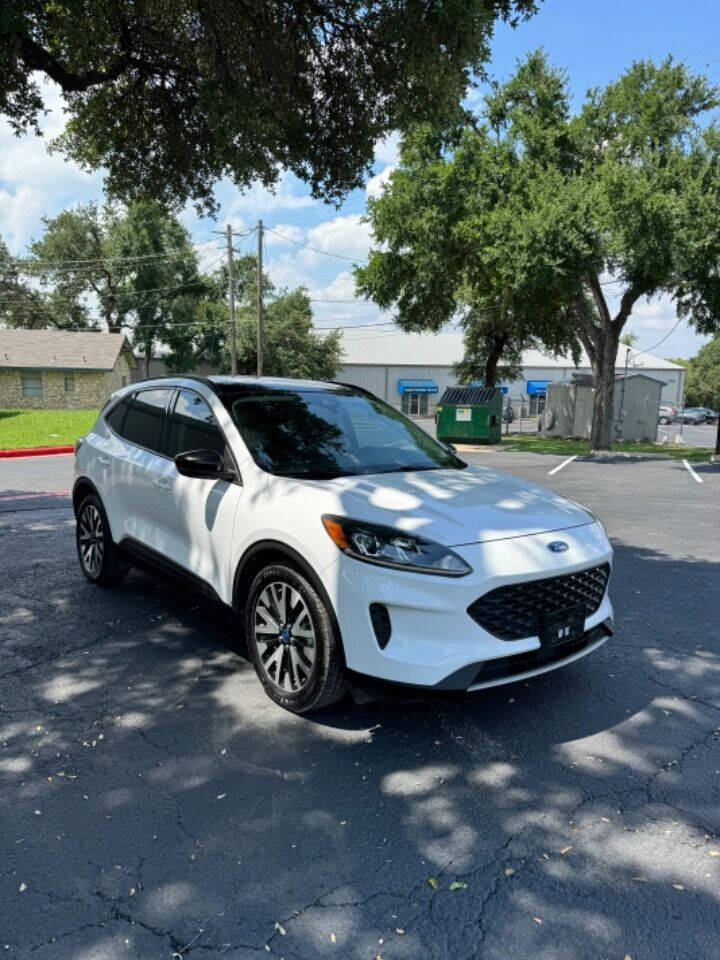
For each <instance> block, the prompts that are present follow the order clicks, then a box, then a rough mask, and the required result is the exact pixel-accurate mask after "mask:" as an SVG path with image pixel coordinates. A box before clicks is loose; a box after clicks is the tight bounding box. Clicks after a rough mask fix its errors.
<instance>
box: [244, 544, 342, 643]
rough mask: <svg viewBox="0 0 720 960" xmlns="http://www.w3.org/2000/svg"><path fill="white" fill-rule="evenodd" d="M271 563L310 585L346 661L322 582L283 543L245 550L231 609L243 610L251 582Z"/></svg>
mask: <svg viewBox="0 0 720 960" xmlns="http://www.w3.org/2000/svg"><path fill="white" fill-rule="evenodd" d="M271 563H284V564H287V565H288V566H290V567H292V568H293V569H294V570H296V571H297V572H298V573H301V574H302V575H303V576H304V577H306V578H307V580H309V581H310V583H311V584H312V586H313V588H314V589H315V590H316V592H317V593H318V595H319V597H320V599H321V600H322V602H323V603H324V604H325V608H326V610H327V611H328V615H329V617H330V620H331V622H332V625H333V630H334V631H335V635H336V636H337V637H338V639H339V641H340V651H341V654H342V658H343V661H345V647H344V643H343V637H342V631H341V630H340V624H339V623H338V618H337V614H336V612H335V607H334V606H333V603H332V600H331V599H330V597H329V595H328V592H327V590H326V589H325V586H324V584H323V582H322V580H321V579H320V577H319V576H318V575H317V573H316V572H315V570H314V569H313V568H312V567H311V566H310V564H309V563H308V562H307V560H306V559H305V558H304V557H303V556H302V555H301V554H300V553H298V552H297V550H293V548H292V547H289V546H288V545H287V544H285V543H282V542H281V541H279V540H260V541H258V542H257V543H254V544H253V545H252V546H251V547H248V549H247V550H246V551H245V553H244V554H243V555H242V557H241V558H240V561H239V563H238V565H237V567H236V569H235V576H234V579H233V595H232V605H233V608H234V609H235V610H236V611H237V612H241V611H242V610H243V609H244V606H245V601H246V600H247V596H248V593H249V591H250V586H251V584H252V582H253V580H254V579H255V577H256V576H257V574H258V573H259V572H260V571H261V570H262V569H263V567H267V566H268V565H269V564H271Z"/></svg>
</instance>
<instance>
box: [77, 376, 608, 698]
mask: <svg viewBox="0 0 720 960" xmlns="http://www.w3.org/2000/svg"><path fill="white" fill-rule="evenodd" d="M75 472H76V479H75V486H74V490H73V503H74V508H75V515H76V517H77V548H78V556H79V559H80V565H81V567H82V570H83V573H84V574H85V576H86V577H87V578H88V580H90V581H91V582H92V583H96V584H101V585H106V584H111V583H116V582H118V581H119V580H121V579H122V578H123V577H124V576H125V575H126V574H127V572H128V570H129V568H130V566H131V565H138V566H142V567H144V568H146V569H150V570H151V571H155V572H158V573H160V574H164V575H166V576H169V577H171V578H173V579H174V580H175V581H177V582H179V583H181V584H183V585H187V584H189V585H191V586H193V587H196V588H198V589H199V590H201V591H202V592H203V593H204V594H206V595H207V596H209V597H212V598H213V599H216V600H220V601H221V602H222V603H224V604H226V605H227V606H229V607H231V608H232V609H233V610H235V611H237V613H238V614H240V613H242V614H243V615H244V624H245V638H246V641H247V646H248V649H249V653H250V656H251V657H252V660H253V663H254V665H255V668H256V670H257V672H258V675H259V677H260V680H261V681H262V683H263V685H264V687H265V690H266V691H267V692H268V694H269V695H270V696H271V697H272V698H273V699H274V700H275V701H277V702H278V703H279V704H281V705H282V706H284V707H286V708H288V709H290V710H294V711H297V712H301V711H306V710H310V709H315V708H317V707H320V706H323V705H326V704H328V703H331V702H332V701H334V700H337V699H338V698H339V697H341V696H342V694H343V693H344V692H345V690H346V689H347V686H348V684H350V685H351V686H352V687H353V688H355V689H359V690H364V691H365V692H366V693H367V692H370V693H376V692H377V691H378V689H380V688H382V687H383V686H384V685H385V684H386V683H387V682H390V683H392V684H394V685H398V684H400V685H405V686H406V687H409V688H411V690H412V691H415V692H416V691H417V690H418V688H420V689H422V690H468V689H469V690H476V689H480V688H483V687H489V686H494V685H496V684H499V683H506V682H508V681H510V680H517V679H522V678H525V677H528V676H532V675H534V674H537V673H542V672H544V671H546V670H550V669H553V668H554V667H559V666H562V665H563V664H566V663H569V662H571V661H573V660H575V659H577V658H578V657H581V656H583V655H584V654H586V653H589V652H590V651H592V650H595V649H596V648H597V647H598V646H600V645H601V644H602V643H603V642H604V641H605V639H606V638H607V637H608V636H609V635H610V634H611V633H612V607H611V605H610V600H609V598H608V593H607V585H608V579H609V576H610V564H611V558H612V550H611V547H610V544H609V543H608V540H607V537H606V536H605V532H604V530H603V528H602V526H601V525H600V523H599V522H598V521H597V520H596V519H595V518H594V517H593V516H592V515H591V514H590V513H588V512H587V511H586V510H584V509H583V508H582V507H580V506H578V505H577V504H576V503H573V502H571V501H569V500H565V499H563V498H562V497H559V496H557V495H556V494H554V493H551V492H550V491H548V490H544V489H542V488H541V487H537V486H535V485H533V484H531V483H527V482H525V481H523V480H520V479H517V478H515V477H511V476H506V475H504V474H501V473H497V472H495V471H493V470H490V469H487V468H485V467H474V466H468V465H467V464H465V463H464V462H463V461H462V460H460V459H458V457H457V456H456V454H455V452H454V450H453V448H451V447H448V446H445V445H443V444H440V443H438V442H437V441H435V440H433V439H432V438H431V437H430V436H428V435H427V434H426V433H425V432H424V431H423V430H421V429H420V428H419V427H417V426H416V425H415V424H413V423H412V422H411V421H410V420H408V419H406V418H405V417H404V416H402V414H400V413H398V411H397V410H394V409H393V408H392V407H390V406H388V405H387V404H385V403H383V402H382V401H380V400H378V399H377V398H375V397H374V396H372V395H371V394H369V393H367V392H365V391H363V390H359V389H356V388H354V387H347V386H342V385H339V384H331V383H315V382H311V381H300V380H275V379H267V378H266V379H255V378H246V377H210V378H207V379H203V378H200V377H187V376H179V377H171V378H163V379H161V380H154V381H146V382H144V383H143V384H142V385H136V386H132V387H127V388H124V389H122V390H120V391H118V392H117V393H115V394H114V395H113V396H112V397H111V398H110V400H109V401H108V402H107V404H106V405H105V407H104V409H103V410H102V412H101V414H100V417H99V418H98V421H97V423H96V424H95V426H94V427H93V429H92V430H91V431H90V432H89V433H88V434H87V436H85V437H84V438H83V439H82V440H81V441H79V443H78V446H77V451H76V457H75Z"/></svg>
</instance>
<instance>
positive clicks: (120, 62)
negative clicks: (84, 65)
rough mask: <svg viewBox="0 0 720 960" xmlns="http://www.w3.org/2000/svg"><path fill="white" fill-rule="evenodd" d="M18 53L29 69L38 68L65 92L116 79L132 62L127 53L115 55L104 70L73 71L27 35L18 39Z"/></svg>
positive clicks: (73, 91)
mask: <svg viewBox="0 0 720 960" xmlns="http://www.w3.org/2000/svg"><path fill="white" fill-rule="evenodd" d="M20 53H21V56H22V59H23V62H24V64H25V66H26V67H27V68H28V69H29V70H40V71H41V72H42V73H44V74H45V75H46V76H48V77H50V79H51V80H54V81H55V83H57V84H58V85H59V86H60V87H61V88H62V90H63V91H64V92H65V93H81V92H82V91H83V90H87V89H88V87H94V86H97V85H98V84H101V83H108V82H110V81H112V80H117V78H118V77H120V76H122V74H123V73H124V72H125V71H126V70H127V68H128V67H129V66H130V65H131V63H132V58H131V57H130V56H128V55H127V54H123V55H122V56H119V57H116V58H115V59H114V60H113V61H111V62H110V63H109V64H108V66H107V67H106V68H105V69H104V70H85V71H83V72H82V73H73V72H72V71H70V70H68V69H67V67H65V66H64V65H63V64H62V63H60V61H59V60H57V59H56V58H55V57H54V56H53V55H52V54H51V53H50V52H49V51H48V50H46V49H45V48H44V47H42V46H41V45H40V44H39V43H36V42H35V41H34V40H31V39H30V38H29V37H23V38H22V39H21V41H20Z"/></svg>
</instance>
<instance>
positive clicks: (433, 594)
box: [323, 523, 613, 690]
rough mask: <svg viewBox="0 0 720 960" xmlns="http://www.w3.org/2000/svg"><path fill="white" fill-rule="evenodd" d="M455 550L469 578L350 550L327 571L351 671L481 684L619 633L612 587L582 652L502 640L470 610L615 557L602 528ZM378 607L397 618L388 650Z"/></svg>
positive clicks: (557, 661)
mask: <svg viewBox="0 0 720 960" xmlns="http://www.w3.org/2000/svg"><path fill="white" fill-rule="evenodd" d="M558 538H561V539H563V540H564V541H565V542H566V543H567V544H568V549H567V550H566V551H565V552H564V553H559V554H558V553H552V552H551V551H549V550H548V544H549V543H550V542H551V541H553V540H557V539H558ZM453 549H454V550H455V551H456V553H458V554H460V556H462V557H463V559H465V560H466V561H467V562H468V563H469V564H470V566H471V567H472V573H470V574H468V576H466V577H458V578H449V577H436V576H429V575H424V574H415V573H408V572H405V571H401V570H393V569H389V568H386V567H378V566H373V565H372V564H367V563H362V562H361V561H358V560H354V559H352V558H350V557H346V556H344V555H343V556H341V557H340V558H339V559H338V561H337V562H336V563H334V564H332V565H331V566H330V567H328V568H326V569H325V571H324V572H323V580H324V585H325V587H326V589H327V591H328V594H329V596H330V599H331V600H332V602H333V606H334V607H335V611H336V614H337V619H338V624H339V626H340V631H341V634H342V638H343V646H344V650H345V659H346V663H347V666H348V668H349V669H350V670H351V671H353V672H354V673H357V674H361V675H364V676H366V677H373V678H376V679H378V680H382V681H388V682H390V683H393V684H402V685H404V686H410V687H416V688H417V687H422V688H425V689H432V688H435V689H453V690H459V689H473V690H474V689H481V688H483V687H487V686H495V685H497V684H498V683H506V682H509V681H511V680H515V679H521V678H522V677H525V676H532V675H534V674H536V673H543V672H545V671H546V670H551V669H555V668H557V667H560V666H563V665H564V664H565V663H569V662H571V661H572V660H574V659H578V657H580V656H584V655H585V654H586V653H590V652H592V650H594V649H596V648H597V647H598V646H600V645H601V644H602V643H604V641H605V639H606V638H607V636H608V635H609V632H611V624H612V616H613V611H612V605H611V603H610V599H609V596H608V594H607V592H606V593H605V596H604V597H603V600H602V602H601V604H600V606H599V607H598V609H597V610H596V611H595V613H594V614H593V615H592V616H590V617H588V618H587V619H586V620H585V623H584V634H583V637H582V638H580V640H579V641H575V643H576V644H578V646H577V648H576V649H572V650H570V649H569V647H570V646H571V645H568V648H567V649H565V650H563V647H565V645H560V646H558V647H554V648H552V651H553V653H552V655H548V653H547V651H545V649H544V648H543V647H542V644H541V642H540V638H539V637H538V636H530V637H524V638H523V639H520V640H510V641H508V640H501V639H499V638H498V637H495V636H493V635H492V634H491V633H489V632H487V631H486V630H484V629H483V628H482V627H481V626H479V625H478V624H477V623H475V621H474V620H473V619H472V618H471V617H470V615H469V614H468V612H467V608H468V607H469V606H470V604H471V603H473V602H474V601H475V600H476V599H477V598H478V597H480V596H481V595H483V594H485V593H488V592H489V591H490V590H494V589H495V588H497V587H500V586H505V585H508V584H518V583H523V582H526V581H530V580H535V579H538V578H541V577H553V576H559V575H561V574H565V573H573V572H575V571H578V570H583V569H585V568H586V567H591V566H595V565H597V564H599V563H603V562H608V563H609V562H611V560H612V548H611V547H610V544H609V543H608V540H607V537H606V536H605V532H604V531H603V529H602V527H601V526H600V524H598V523H591V524H587V525H585V526H582V527H575V528H572V529H569V530H563V531H553V532H552V533H547V534H535V535H532V536H525V537H516V538H513V539H509V540H498V541H492V542H489V543H477V544H470V545H467V546H461V547H454V548H453ZM371 603H380V604H383V605H384V606H385V607H386V608H387V610H388V613H389V615H390V623H391V637H390V640H389V642H388V643H387V646H386V647H385V648H384V649H382V648H381V645H380V644H379V643H378V641H377V639H376V636H375V632H374V630H373V626H372V622H371V619H370V610H369V608H370V604H371ZM603 624H605V625H606V626H605V627H604V628H601V625H603ZM596 628H598V631H599V632H595V631H596ZM586 638H587V640H586ZM558 653H561V654H562V655H561V656H558V655H557V654H558Z"/></svg>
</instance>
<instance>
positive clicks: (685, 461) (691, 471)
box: [683, 460, 704, 483]
mask: <svg viewBox="0 0 720 960" xmlns="http://www.w3.org/2000/svg"><path fill="white" fill-rule="evenodd" d="M683 465H684V467H685V469H686V470H687V472H688V473H689V474H690V476H691V477H692V478H693V480H697V482H698V483H703V482H704V481H703V478H702V477H699V476H698V475H697V474H696V473H695V471H694V470H693V468H692V467H691V466H690V464H689V463H688V462H687V460H683Z"/></svg>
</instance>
